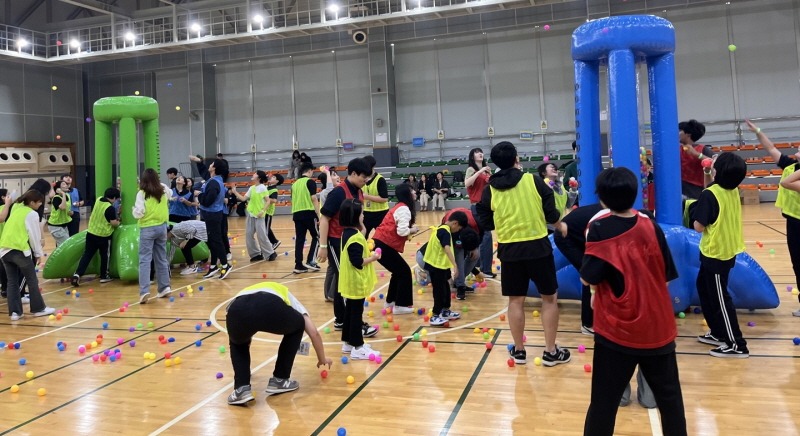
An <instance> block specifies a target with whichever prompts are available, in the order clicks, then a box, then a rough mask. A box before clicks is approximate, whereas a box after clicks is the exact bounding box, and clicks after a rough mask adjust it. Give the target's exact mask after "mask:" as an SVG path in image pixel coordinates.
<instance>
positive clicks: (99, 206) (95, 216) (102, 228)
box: [87, 198, 114, 237]
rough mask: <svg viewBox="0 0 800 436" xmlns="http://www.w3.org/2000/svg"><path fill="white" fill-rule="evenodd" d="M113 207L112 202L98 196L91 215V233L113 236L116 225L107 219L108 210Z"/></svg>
mask: <svg viewBox="0 0 800 436" xmlns="http://www.w3.org/2000/svg"><path fill="white" fill-rule="evenodd" d="M109 207H112V204H111V203H109V202H107V201H100V199H99V198H98V199H97V201H95V202H94V207H93V208H92V214H91V215H90V216H89V228H88V229H87V230H88V231H89V233H91V234H93V235H97V236H102V237H106V236H111V234H112V233H114V226H112V225H111V223H109V222H108V220H106V210H107V209H108V208H109Z"/></svg>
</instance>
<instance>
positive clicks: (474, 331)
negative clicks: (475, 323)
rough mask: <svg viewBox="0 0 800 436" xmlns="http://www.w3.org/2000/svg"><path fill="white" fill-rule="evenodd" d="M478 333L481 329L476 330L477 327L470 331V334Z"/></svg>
mask: <svg viewBox="0 0 800 436" xmlns="http://www.w3.org/2000/svg"><path fill="white" fill-rule="evenodd" d="M480 332H481V329H479V328H477V327H475V328H474V329H472V333H480Z"/></svg>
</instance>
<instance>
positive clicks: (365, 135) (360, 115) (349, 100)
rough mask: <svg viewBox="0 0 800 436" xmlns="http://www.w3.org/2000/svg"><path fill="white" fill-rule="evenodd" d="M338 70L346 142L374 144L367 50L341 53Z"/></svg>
mask: <svg viewBox="0 0 800 436" xmlns="http://www.w3.org/2000/svg"><path fill="white" fill-rule="evenodd" d="M336 68H337V72H338V79H339V81H338V83H339V114H340V115H339V116H340V123H341V135H342V140H343V141H344V142H348V141H349V142H353V143H355V144H371V143H372V138H371V136H372V135H371V134H372V117H371V115H370V86H369V62H368V61H367V52H366V50H347V51H337V52H336Z"/></svg>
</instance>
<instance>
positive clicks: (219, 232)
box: [194, 159, 231, 279]
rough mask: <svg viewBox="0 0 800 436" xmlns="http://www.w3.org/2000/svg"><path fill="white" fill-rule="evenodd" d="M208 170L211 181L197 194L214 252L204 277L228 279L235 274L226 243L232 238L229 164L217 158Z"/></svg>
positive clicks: (209, 243)
mask: <svg viewBox="0 0 800 436" xmlns="http://www.w3.org/2000/svg"><path fill="white" fill-rule="evenodd" d="M199 166H200V165H199V164H198V167H199ZM208 171H209V173H208V176H209V179H208V180H206V182H205V183H204V184H203V187H202V190H195V191H194V194H195V195H196V196H197V198H198V200H199V201H200V219H201V220H203V221H204V222H205V223H206V228H207V230H208V249H209V251H210V252H211V258H210V260H209V267H208V272H207V273H206V274H205V275H204V276H203V278H211V277H214V276H215V275H217V274H219V278H220V279H224V278H225V277H227V276H228V274H230V271H231V267H230V265H229V264H228V261H227V253H226V249H225V244H224V242H223V240H226V239H227V238H228V231H227V230H228V224H227V223H228V217H227V216H226V215H225V192H226V189H225V180H226V179H227V178H228V165H227V164H226V163H225V161H223V160H221V159H215V160H214V161H213V162H212V163H211V165H209V166H208ZM217 263H219V264H220V265H219V266H218V265H217Z"/></svg>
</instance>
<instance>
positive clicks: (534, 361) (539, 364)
mask: <svg viewBox="0 0 800 436" xmlns="http://www.w3.org/2000/svg"><path fill="white" fill-rule="evenodd" d="M533 364H534V365H536V366H542V358H541V357H537V358H535V359H533Z"/></svg>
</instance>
